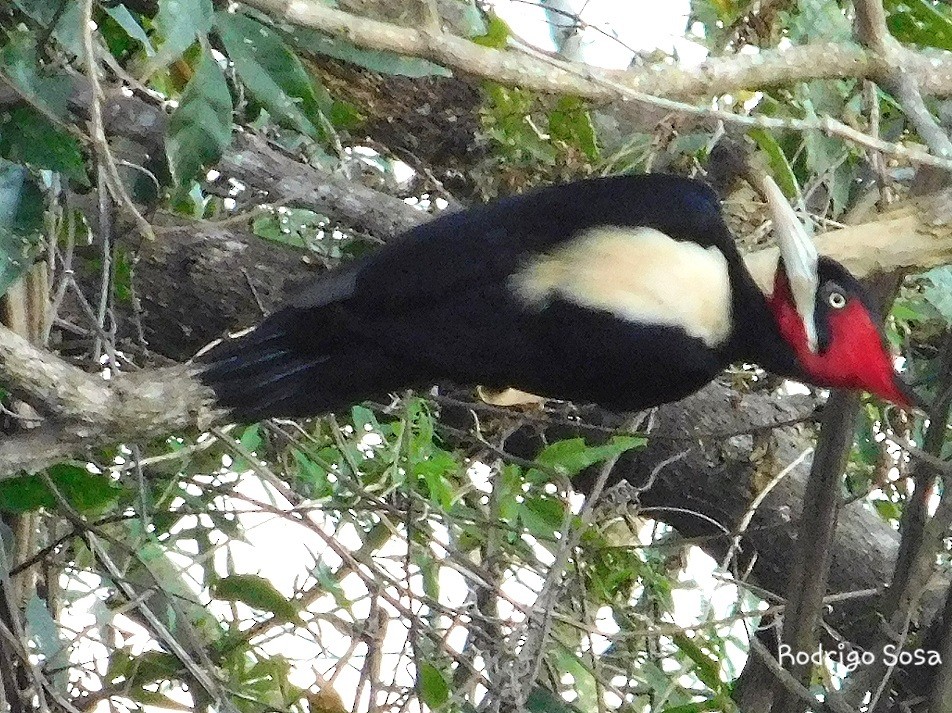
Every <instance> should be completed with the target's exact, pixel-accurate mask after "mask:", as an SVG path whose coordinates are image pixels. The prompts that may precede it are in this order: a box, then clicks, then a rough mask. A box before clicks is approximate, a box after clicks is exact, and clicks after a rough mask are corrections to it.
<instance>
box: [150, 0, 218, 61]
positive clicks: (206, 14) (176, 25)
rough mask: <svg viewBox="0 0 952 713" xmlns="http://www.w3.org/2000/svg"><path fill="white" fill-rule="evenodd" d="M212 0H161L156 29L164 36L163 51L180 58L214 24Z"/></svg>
mask: <svg viewBox="0 0 952 713" xmlns="http://www.w3.org/2000/svg"><path fill="white" fill-rule="evenodd" d="M213 13H214V8H213V7H212V0H159V12H158V13H157V14H156V16H155V29H156V30H157V31H158V33H159V34H160V35H161V36H162V39H163V42H162V55H163V57H164V58H165V59H167V60H168V61H171V60H173V59H177V58H178V57H180V56H181V55H182V53H183V52H184V51H185V50H187V49H188V48H189V47H190V46H191V44H192V43H193V42H194V41H195V40H196V39H197V38H198V37H204V36H205V35H206V34H208V31H209V30H210V29H211V26H212V15H213Z"/></svg>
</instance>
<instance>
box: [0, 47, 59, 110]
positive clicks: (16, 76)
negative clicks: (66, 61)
mask: <svg viewBox="0 0 952 713" xmlns="http://www.w3.org/2000/svg"><path fill="white" fill-rule="evenodd" d="M0 69H2V70H3V71H4V73H5V74H6V77H7V78H8V79H9V80H10V81H11V82H13V83H14V84H15V85H16V86H17V88H18V89H19V90H20V91H21V92H23V93H24V94H25V95H26V96H27V97H28V98H29V99H30V101H31V102H32V103H34V104H36V105H38V106H39V107H41V108H42V109H43V111H45V112H46V113H47V114H49V115H50V116H56V117H59V118H66V116H67V113H68V112H67V107H68V102H69V97H70V94H71V92H72V89H73V82H72V79H70V78H69V77H68V76H67V75H66V74H48V73H45V72H41V68H40V65H38V63H37V62H36V47H35V46H34V37H33V36H32V35H31V34H30V33H28V32H13V33H11V34H10V36H9V39H8V41H7V43H6V45H4V47H3V48H2V49H0Z"/></svg>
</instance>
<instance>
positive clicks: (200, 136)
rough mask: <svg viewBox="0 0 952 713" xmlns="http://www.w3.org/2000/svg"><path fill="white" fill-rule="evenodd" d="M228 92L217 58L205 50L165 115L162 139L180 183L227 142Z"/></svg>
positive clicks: (213, 159) (210, 161)
mask: <svg viewBox="0 0 952 713" xmlns="http://www.w3.org/2000/svg"><path fill="white" fill-rule="evenodd" d="M231 112H232V103H231V92H229V91H228V83H227V82H226V81H225V75H224V74H223V73H222V71H221V67H219V66H218V62H216V61H215V60H214V58H213V57H212V56H211V55H210V54H206V55H205V56H204V57H203V58H202V60H201V62H199V64H198V67H197V68H196V70H195V74H194V75H192V78H191V79H190V80H189V82H188V84H187V85H186V87H185V91H184V92H183V93H182V98H181V99H180V100H179V105H178V108H177V109H176V110H175V112H174V113H173V114H172V117H171V118H170V119H169V133H168V138H167V139H166V150H167V151H168V156H169V164H170V165H171V167H172V175H174V176H175V180H176V182H177V183H178V185H180V186H182V185H185V184H186V183H188V182H190V181H191V180H192V179H194V178H195V177H197V176H198V175H199V174H200V173H201V171H202V169H203V168H204V167H206V166H209V165H211V164H214V163H216V162H217V161H218V159H220V158H221V155H222V153H223V152H224V150H225V149H226V148H227V147H228V144H229V143H231Z"/></svg>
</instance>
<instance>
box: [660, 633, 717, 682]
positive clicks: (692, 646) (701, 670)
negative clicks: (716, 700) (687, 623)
mask: <svg viewBox="0 0 952 713" xmlns="http://www.w3.org/2000/svg"><path fill="white" fill-rule="evenodd" d="M672 639H673V641H674V645H675V646H677V647H678V648H679V649H680V650H681V652H682V653H684V654H685V655H686V656H687V657H688V658H689V659H691V661H693V662H694V673H696V674H697V677H698V678H699V679H701V683H703V684H704V685H705V686H707V687H708V688H710V689H711V690H712V691H717V692H719V691H721V689H722V688H723V687H724V682H723V681H721V673H720V670H721V669H720V666H719V665H718V663H717V661H715V660H714V659H712V658H711V657H710V656H708V655H707V654H706V653H704V651H702V650H701V647H700V646H698V645H697V643H696V642H695V641H694V639H692V638H691V637H690V636H688V635H687V634H685V633H680V634H675V635H674V636H673V637H672Z"/></svg>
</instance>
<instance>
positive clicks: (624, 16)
mask: <svg viewBox="0 0 952 713" xmlns="http://www.w3.org/2000/svg"><path fill="white" fill-rule="evenodd" d="M571 4H572V6H573V7H574V8H576V9H577V10H580V11H581V19H582V20H583V21H584V22H585V24H586V25H588V26H589V27H587V28H586V29H585V30H584V34H583V42H582V59H583V60H584V61H585V62H588V63H590V64H595V65H598V66H600V67H608V68H611V69H624V68H625V67H628V66H629V64H631V60H632V56H633V51H637V52H653V51H654V50H662V51H664V52H666V53H673V54H676V55H677V57H678V58H679V60H680V61H682V62H686V63H688V64H697V63H699V62H701V61H702V60H703V59H704V57H705V56H706V54H707V50H706V49H705V48H704V47H702V46H701V45H700V44H697V43H694V42H691V41H690V40H689V39H686V38H685V27H686V25H687V22H688V15H689V12H690V0H587V1H586V0H571ZM492 5H493V6H494V7H495V9H496V12H498V13H499V16H500V17H502V18H503V19H504V20H505V21H506V22H507V23H508V24H509V26H510V27H511V28H512V29H513V32H514V33H515V34H516V35H518V37H519V38H520V39H523V40H525V41H527V42H530V43H531V44H533V45H536V46H537V47H539V48H540V49H551V48H552V39H551V36H550V34H549V28H548V25H547V23H546V14H545V11H544V10H543V9H542V8H541V7H539V6H538V5H533V4H528V3H527V2H525V0H493V2H492ZM600 30H601V31H600Z"/></svg>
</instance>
